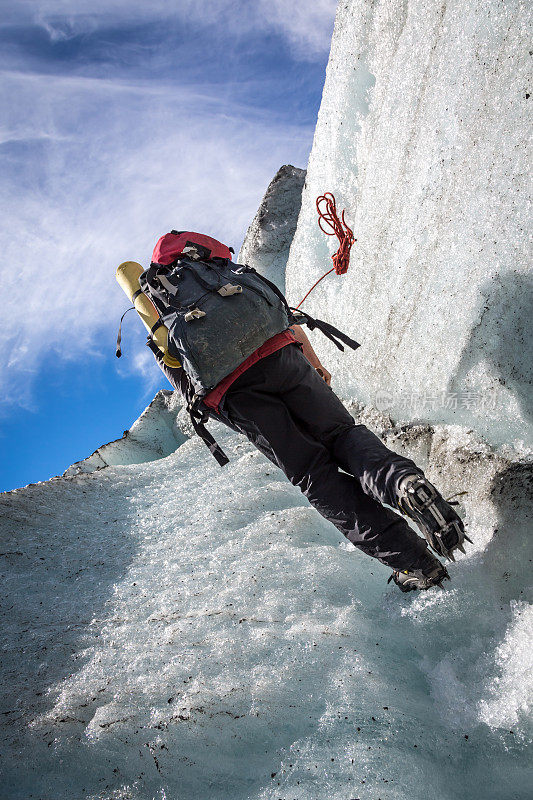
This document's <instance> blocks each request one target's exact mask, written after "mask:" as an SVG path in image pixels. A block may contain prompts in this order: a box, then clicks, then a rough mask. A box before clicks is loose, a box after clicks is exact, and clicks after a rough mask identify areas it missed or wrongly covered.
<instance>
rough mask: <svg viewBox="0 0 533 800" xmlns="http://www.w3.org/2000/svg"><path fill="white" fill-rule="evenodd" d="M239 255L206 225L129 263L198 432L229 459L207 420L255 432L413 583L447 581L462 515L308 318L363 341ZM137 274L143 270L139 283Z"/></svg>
mask: <svg viewBox="0 0 533 800" xmlns="http://www.w3.org/2000/svg"><path fill="white" fill-rule="evenodd" d="M232 252H233V251H231V250H230V249H229V248H227V247H226V246H225V245H223V244H221V243H220V242H218V241H217V240H215V239H213V238H211V237H208V236H205V235H203V234H197V233H193V232H189V231H185V232H183V231H171V232H170V233H168V234H165V235H164V236H163V237H161V239H160V240H159V241H158V243H157V245H156V247H155V249H154V252H153V255H152V263H151V265H150V267H149V269H148V270H146V271H144V272H143V271H142V267H141V266H140V265H138V264H136V263H135V262H125V264H123V265H121V266H120V267H119V269H118V270H117V277H118V279H119V282H121V284H122V285H123V287H124V288H125V289H126V290H127V291H128V294H129V296H130V298H131V299H132V301H133V302H134V303H135V304H136V305H135V308H137V310H139V313H141V316H143V314H144V316H146V313H145V312H141V309H140V307H139V306H138V305H137V301H138V299H139V297H143V296H144V301H146V296H148V297H149V298H150V301H151V303H152V304H153V307H155V310H156V312H157V313H156V314H155V316H154V317H153V319H155V323H154V324H152V319H150V321H149V322H147V320H146V318H145V319H144V321H145V324H146V325H147V327H149V328H150V331H151V333H150V336H149V337H148V342H147V344H148V346H149V347H150V349H151V351H152V352H153V354H154V356H155V358H156V361H157V363H158V365H159V366H160V368H161V369H162V370H163V372H164V374H165V375H166V376H167V378H168V380H169V381H170V383H171V385H172V386H173V387H174V389H176V390H177V391H178V392H179V393H180V394H181V395H182V397H183V398H184V400H185V402H186V403H187V409H188V411H189V413H190V414H191V419H192V422H193V425H194V427H195V430H196V432H197V433H198V434H199V435H200V436H201V438H202V439H203V440H204V441H205V442H206V444H207V445H208V447H209V448H210V450H211V452H212V454H213V455H214V456H215V458H217V460H218V462H219V463H220V464H221V465H224V464H225V463H227V460H228V459H227V457H226V456H225V454H224V453H223V452H222V450H221V449H220V447H219V445H218V444H217V443H216V441H215V440H214V439H213V437H212V436H211V434H210V433H209V432H208V431H207V429H206V427H205V424H204V423H205V422H206V421H207V420H208V419H209V418H212V419H216V420H218V421H220V422H222V423H224V424H225V425H227V426H229V427H230V428H232V429H233V430H234V431H237V432H238V433H240V434H243V435H244V436H246V437H247V438H248V439H249V440H250V442H252V444H253V445H255V447H256V448H257V449H258V450H260V451H261V452H262V453H263V454H264V455H265V456H266V457H267V458H268V459H269V460H270V461H272V462H273V463H274V464H275V465H276V466H277V467H279V468H280V469H281V470H282V471H283V472H284V473H285V475H286V476H287V478H288V479H289V480H290V482H291V483H292V484H293V485H294V486H297V487H298V488H299V489H300V490H301V491H302V492H303V494H304V495H305V496H306V497H307V499H308V500H309V502H310V503H311V505H312V506H314V508H315V509H316V510H317V511H318V512H319V513H320V514H321V515H322V516H323V517H325V518H326V519H327V520H329V521H330V522H332V523H333V525H335V527H336V528H337V529H338V530H339V531H341V532H342V533H343V534H344V536H346V537H347V539H349V541H350V542H352V543H353V544H354V545H355V546H356V547H357V548H359V550H362V551H363V552H364V553H366V554H367V555H369V556H371V557H373V558H375V559H378V561H380V562H382V563H383V564H385V565H387V566H388V567H390V568H391V569H392V575H391V576H390V578H389V580H394V582H395V583H396V584H397V585H398V586H399V588H400V589H401V590H402V591H403V592H408V591H411V590H414V589H429V588H431V587H433V586H440V587H442V581H443V580H444V579H449V575H448V571H447V569H446V567H445V566H444V565H443V563H442V562H441V561H440V560H439V558H437V556H440V557H442V558H448V559H450V560H452V561H453V560H455V559H454V552H455V551H456V550H457V549H459V550H461V551H462V552H464V547H463V542H464V540H465V539H468V537H467V536H466V534H465V531H464V526H463V523H462V521H461V519H460V517H459V516H458V514H457V513H456V511H455V510H454V508H453V507H452V506H451V505H450V504H449V503H448V502H447V501H446V500H445V499H444V498H443V497H442V496H441V494H440V493H439V492H438V490H437V489H436V488H435V487H434V486H433V485H432V484H431V483H430V482H429V481H428V480H427V478H426V477H425V475H424V473H423V471H422V470H421V469H420V468H419V467H418V466H417V465H416V464H415V463H414V462H413V461H411V460H410V459H408V458H405V457H403V456H401V455H399V454H397V453H395V452H393V451H392V450H390V449H389V448H387V447H386V446H385V445H384V444H383V442H382V441H381V440H380V439H379V438H378V437H377V436H376V435H375V434H374V433H372V432H371V431H370V430H369V429H368V428H367V427H366V426H365V425H361V424H356V422H355V420H354V419H353V417H352V416H351V415H350V414H349V412H348V411H347V410H346V408H345V407H344V405H343V404H342V402H341V401H340V399H339V398H338V397H337V395H336V394H335V392H334V391H333V390H332V388H331V386H330V383H331V375H330V373H329V372H328V370H327V369H326V368H325V367H324V366H323V365H322V364H321V363H320V360H319V358H318V356H317V354H316V353H315V351H314V349H313V347H312V346H311V343H310V341H309V339H308V338H307V335H306V334H305V332H304V331H303V329H302V327H301V325H302V324H304V323H305V324H307V325H308V326H309V327H310V328H311V329H314V328H316V329H318V330H321V331H322V332H323V333H325V335H326V336H328V337H329V338H330V339H331V340H332V341H333V342H334V343H335V344H336V345H337V346H338V347H340V349H343V347H342V345H341V344H340V342H343V343H344V344H347V345H348V346H350V347H352V348H353V349H355V348H356V347H358V345H357V343H356V342H354V341H353V340H352V339H350V338H349V337H348V336H346V334H343V333H341V332H340V331H338V330H337V329H336V328H333V326H331V325H329V324H328V323H325V322H323V321H321V320H316V319H313V318H312V317H310V316H309V315H308V314H306V313H305V312H301V311H296V310H295V309H291V308H290V307H289V306H288V304H287V301H286V300H285V298H284V296H283V295H282V293H281V292H280V291H279V289H278V288H277V287H276V286H275V285H274V284H272V283H270V282H269V281H267V280H266V279H265V278H264V277H263V276H261V275H259V274H258V273H257V272H256V271H255V270H253V269H252V268H250V267H248V266H246V265H238V264H234V263H233V262H232V261H231V253H232ZM132 265H134V266H135V268H136V269H137V272H135V270H134V271H133V272H131V270H132ZM128 270H130V272H129V273H128ZM126 273H128V275H129V274H130V273H131V275H134V278H132V279H131V280H130V279H129V278H128V280H130V282H129V283H128V288H126V280H125V278H124V277H123V276H124V275H125V274H126ZM120 276H122V277H120ZM145 308H146V305H145ZM150 308H152V306H150ZM161 332H163V333H164V337H163V338H161V336H159V338H158V336H157V334H158V333H159V334H161ZM339 340H340V341H339ZM119 354H120V332H119V340H118V347H117V355H119ZM398 512H400V513H398ZM406 517H407V518H409V519H410V520H412V521H414V522H415V523H416V525H417V526H418V528H419V529H420V531H421V532H422V534H423V536H424V538H421V537H420V536H418V535H417V533H416V532H415V530H414V529H413V528H412V527H411V526H410V525H409V524H408V522H407V519H406ZM469 541H470V540H469ZM431 551H433V552H431Z"/></svg>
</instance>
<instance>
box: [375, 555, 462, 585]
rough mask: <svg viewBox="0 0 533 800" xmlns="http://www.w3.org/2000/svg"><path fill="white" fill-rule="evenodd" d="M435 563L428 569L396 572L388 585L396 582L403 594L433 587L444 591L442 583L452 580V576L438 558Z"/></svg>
mask: <svg viewBox="0 0 533 800" xmlns="http://www.w3.org/2000/svg"><path fill="white" fill-rule="evenodd" d="M434 562H435V563H434V564H433V565H431V566H430V567H429V568H426V569H413V570H409V569H402V570H395V571H394V572H393V573H392V575H391V576H390V578H389V580H388V581H387V583H390V582H391V581H394V583H395V584H396V586H398V587H399V588H400V591H402V592H413V591H415V589H422V590H425V589H431V587H432V586H438V587H439V589H443V588H444V587H443V585H442V581H443V580H444V579H447V580H450V576H449V575H448V571H447V569H446V567H445V566H444V564H441V563H440V561H437V559H436V558H435V559H434Z"/></svg>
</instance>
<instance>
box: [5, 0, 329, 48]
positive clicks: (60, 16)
mask: <svg viewBox="0 0 533 800" xmlns="http://www.w3.org/2000/svg"><path fill="white" fill-rule="evenodd" d="M336 6H337V2H336V0H292V1H291V2H287V0H178V2H168V0H145V2H138V3H133V2H132V1H131V0H91V2H90V3H87V2H86V0H83V2H81V0H18V2H16V3H14V4H13V6H12V7H11V10H10V14H8V15H7V18H6V19H7V20H8V21H19V20H22V19H25V20H31V21H33V22H34V23H37V24H40V25H41V26H42V27H43V28H44V29H45V30H46V31H47V32H48V34H49V36H50V38H51V40H52V41H61V40H67V39H69V38H72V37H74V36H77V35H79V34H85V33H91V32H93V31H94V30H96V29H97V28H98V27H101V26H104V25H109V24H116V23H125V22H128V23H136V22H139V21H161V20H169V19H175V20H183V21H187V22H190V23H193V24H195V25H197V26H199V27H206V26H211V27H213V28H216V27H218V28H219V30H220V36H221V37H226V38H228V41H234V40H235V39H236V38H237V39H238V38H240V37H243V36H246V34H247V33H249V32H250V31H266V32H268V31H273V32H276V33H279V34H280V35H282V36H284V37H286V39H287V41H288V43H289V44H290V46H291V47H292V48H293V54H294V55H295V56H297V57H300V58H303V59H309V58H314V57H315V56H316V55H317V54H319V53H326V52H328V50H329V44H330V40H331V32H332V27H333V18H334V15H335V9H336Z"/></svg>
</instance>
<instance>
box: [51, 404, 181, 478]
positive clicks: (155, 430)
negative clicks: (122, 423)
mask: <svg viewBox="0 0 533 800" xmlns="http://www.w3.org/2000/svg"><path fill="white" fill-rule="evenodd" d="M180 407H181V401H180V400H179V398H178V396H177V394H176V393H175V392H171V391H169V390H168V389H161V390H160V391H159V392H158V393H157V394H156V396H155V397H154V399H153V400H152V402H151V403H150V405H149V406H147V408H145V410H144V411H143V413H142V414H141V416H140V417H139V419H137V420H135V422H134V423H133V425H132V426H131V428H130V429H129V430H126V431H124V434H123V436H122V439H115V441H113V442H108V444H104V445H101V446H100V447H98V448H97V449H96V450H95V451H94V453H91V455H90V456H87V458H84V459H83V460H82V461H76V463H75V464H72V465H71V466H70V467H69V468H68V469H67V470H65V473H64V474H65V476H67V477H71V476H72V475H77V474H79V473H80V472H94V471H95V470H97V469H103V467H108V466H118V465H125V464H142V463H144V462H145V461H155V460H156V459H158V458H162V457H164V456H168V455H170V453H173V452H174V450H176V448H177V447H179V446H180V444H183V442H184V441H185V439H186V438H187V436H186V434H185V433H184V430H183V427H180V425H179V424H178V422H177V416H178V412H179V410H180Z"/></svg>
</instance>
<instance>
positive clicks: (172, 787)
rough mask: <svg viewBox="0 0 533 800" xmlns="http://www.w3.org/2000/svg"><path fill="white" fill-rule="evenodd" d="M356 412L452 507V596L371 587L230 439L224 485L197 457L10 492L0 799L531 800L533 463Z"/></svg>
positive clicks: (290, 491) (327, 530)
mask: <svg viewBox="0 0 533 800" xmlns="http://www.w3.org/2000/svg"><path fill="white" fill-rule="evenodd" d="M350 407H351V410H352V413H353V414H354V415H355V417H356V419H357V420H358V421H360V422H364V423H365V424H367V425H368V426H369V427H372V428H373V429H374V430H375V431H377V432H378V433H379V434H380V435H381V436H383V438H384V439H385V441H386V442H387V443H388V444H389V445H390V446H393V447H395V448H396V449H397V450H402V451H403V452H405V453H407V454H408V455H411V456H415V457H416V458H417V459H418V460H419V461H420V463H421V464H422V465H423V466H424V467H425V469H426V471H427V473H428V475H429V476H430V478H431V479H432V480H434V481H436V482H437V483H438V485H439V486H440V487H441V488H442V489H443V490H444V491H446V492H451V491H453V490H456V489H457V487H460V488H465V487H466V489H467V490H468V494H467V495H465V496H464V497H462V498H461V501H462V504H463V507H462V510H463V513H465V515H466V519H467V520H468V524H469V529H470V532H471V533H472V535H473V538H474V541H475V545H474V547H473V548H471V549H470V551H469V553H468V555H467V556H466V557H464V556H461V557H460V559H459V561H458V563H457V564H456V565H454V566H453V569H452V577H453V583H452V584H451V588H450V589H449V590H447V591H445V592H442V593H440V592H439V593H437V592H434V593H430V592H428V593H427V594H421V595H420V596H418V597H414V598H413V597H411V596H404V595H401V594H400V593H399V592H398V591H397V590H396V589H395V588H390V587H387V586H386V578H387V575H388V570H387V569H386V568H385V567H383V566H381V565H380V564H378V563H377V562H374V561H372V560H371V559H369V558H367V557H365V556H363V555H362V554H361V553H360V552H359V551H357V550H355V548H353V547H352V545H350V544H349V543H348V542H347V541H346V540H344V539H342V537H341V536H340V535H339V534H338V532H337V531H336V530H335V529H334V528H333V527H332V526H330V525H329V524H327V523H326V522H325V521H324V520H323V519H322V518H321V517H319V516H318V515H317V514H316V512H315V511H314V510H313V509H311V508H310V506H309V505H308V504H307V501H306V500H305V499H304V498H303V497H302V495H301V494H300V493H299V492H298V490H296V489H295V488H294V487H293V486H291V485H290V484H289V483H288V482H287V481H286V479H285V478H284V476H283V475H282V473H281V472H280V471H279V470H277V469H276V468H275V467H273V465H272V464H271V463H270V462H268V461H267V460H266V459H265V458H264V457H263V456H262V455H261V454H259V453H258V452H257V451H255V450H254V449H253V448H252V447H251V446H250V445H249V444H248V443H247V442H246V441H245V440H244V439H242V438H240V437H237V436H236V435H235V434H233V433H232V432H230V431H228V430H226V429H224V428H222V426H214V433H215V435H216V438H217V439H218V440H219V441H220V442H221V444H222V446H223V447H224V450H226V451H227V452H228V454H229V455H230V457H231V459H232V460H231V463H230V465H229V466H228V467H226V468H225V469H224V470H221V469H220V468H219V467H218V465H217V464H216V462H215V461H214V459H213V458H212V457H211V455H210V453H209V452H208V450H207V449H206V448H205V446H204V445H203V443H202V442H201V441H200V440H199V439H197V438H196V437H194V438H190V439H187V440H185V441H184V443H183V444H182V445H181V446H180V447H179V448H178V449H177V450H175V452H173V453H171V454H170V455H168V456H166V457H162V458H160V459H158V460H152V461H149V462H144V463H140V464H135V463H130V464H128V465H124V466H107V467H105V468H103V469H100V470H97V471H94V472H92V473H86V472H78V473H77V474H75V475H73V476H70V477H60V478H56V479H53V480H51V481H48V482H46V483H41V484H35V485H31V486H29V487H26V488H25V489H19V490H16V491H13V492H9V493H6V494H4V495H2V497H1V499H0V503H1V509H2V522H1V523H0V526H1V532H2V542H3V546H2V553H1V555H0V558H1V559H2V562H3V569H2V574H3V577H4V589H3V604H2V605H3V608H2V615H1V620H2V639H3V642H4V649H3V657H2V663H3V686H4V696H3V706H2V712H3V713H2V717H1V719H2V723H1V728H2V734H1V735H2V752H3V754H4V765H3V768H2V780H3V787H4V788H3V791H4V792H5V793H6V796H8V797H9V798H10V800H23V799H24V800H26V799H27V798H28V797H30V796H32V795H33V797H42V798H48V797H50V798H51V797H53V798H54V800H73V798H77V797H80V798H81V797H84V798H91V800H96V799H97V798H98V799H99V800H104V799H105V800H111V799H112V798H113V800H115V799H118V798H120V800H126V799H128V800H147V798H148V800H150V799H151V798H157V800H163V798H166V800H170V798H179V799H180V800H181V798H183V800H196V799H197V800H205V798H206V797H209V799H210V800H227V798H230V797H231V798H232V800H271V799H272V798H283V800H292V798H297V800H314V798H317V797H321V798H322V797H327V798H328V800H346V798H347V797H360V798H369V799H370V798H371V800H374V798H377V797H381V798H382V800H385V799H386V800H392V799H393V798H394V799H395V800H400V798H401V800H404V799H405V797H407V796H409V797H411V798H414V800H418V798H419V799H420V800H422V798H424V800H425V798H427V797H434V798H438V800H464V799H465V798H468V799H469V800H472V799H476V800H477V798H485V797H491V798H498V799H499V800H508V798H511V797H516V798H525V797H526V796H527V792H528V787H529V783H528V778H529V776H528V772H527V767H526V761H525V755H524V754H525V752H526V750H525V748H526V746H527V744H528V742H529V741H530V740H531V734H532V733H533V729H532V727H531V703H532V698H531V683H530V678H529V675H528V667H529V663H530V661H529V660H530V657H531V647H530V636H531V627H530V626H528V616H527V615H528V613H529V612H528V606H527V597H526V594H525V592H526V588H525V587H526V585H527V573H528V571H529V563H528V558H529V559H530V557H531V553H530V552H528V537H527V532H528V530H530V528H531V513H532V512H531V508H532V504H531V500H532V499H533V488H532V486H533V477H532V469H531V464H530V463H529V462H528V461H527V460H524V459H521V458H517V457H516V454H515V457H514V460H513V459H511V457H510V453H508V454H507V455H505V454H503V453H496V452H495V451H493V450H492V449H491V448H489V447H488V446H487V445H486V444H485V443H484V442H483V441H481V440H479V439H477V438H476V437H475V436H473V434H471V433H468V432H467V431H466V430H465V429H464V428H462V427H460V426H435V427H432V426H428V425H425V426H424V425H417V424H413V425H410V426H409V425H402V426H395V425H394V424H393V423H392V422H391V420H390V418H388V417H387V416H386V415H385V414H383V413H382V412H379V411H376V410H375V409H372V408H368V407H363V406H362V405H361V404H360V403H358V402H353V403H352V404H351V406H350ZM153 430H156V429H155V428H153ZM28 753H31V754H32V756H31V759H30V760H28V758H27V754H28Z"/></svg>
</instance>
